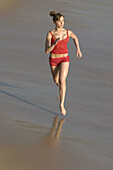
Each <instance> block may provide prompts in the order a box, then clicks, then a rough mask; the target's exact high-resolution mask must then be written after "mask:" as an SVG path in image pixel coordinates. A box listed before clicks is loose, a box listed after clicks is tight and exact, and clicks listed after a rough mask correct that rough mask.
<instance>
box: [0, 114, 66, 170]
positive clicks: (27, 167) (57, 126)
mask: <svg viewBox="0 0 113 170" xmlns="http://www.w3.org/2000/svg"><path fill="white" fill-rule="evenodd" d="M64 122H65V119H61V120H60V119H59V117H58V116H57V117H54V119H53V124H52V127H51V128H50V131H49V132H48V134H46V135H45V137H41V138H40V139H39V140H37V141H35V140H34V144H33V143H28V142H27V143H26V144H23V145H19V144H4V145H0V153H1V154H0V169H5V170H12V169H16V170H20V169H21V170H31V169H40V170H44V169H46V170H50V169H51V167H53V169H55V170H56V169H59V161H60V155H61V151H60V150H59V147H57V146H58V141H59V138H60V133H61V128H62V125H63V124H64ZM16 133H17V132H16ZM29 135H30V134H29ZM18 140H19V139H18ZM6 162H7V164H6Z"/></svg>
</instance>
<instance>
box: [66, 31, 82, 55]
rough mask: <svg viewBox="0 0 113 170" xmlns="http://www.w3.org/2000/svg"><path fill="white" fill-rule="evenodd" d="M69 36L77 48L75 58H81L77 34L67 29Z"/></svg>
mask: <svg viewBox="0 0 113 170" xmlns="http://www.w3.org/2000/svg"><path fill="white" fill-rule="evenodd" d="M68 34H69V36H70V37H71V38H72V39H73V41H74V43H75V45H76V48H77V58H81V57H82V52H81V50H80V46H79V41H78V38H77V36H76V35H75V34H74V33H73V32H72V31H68Z"/></svg>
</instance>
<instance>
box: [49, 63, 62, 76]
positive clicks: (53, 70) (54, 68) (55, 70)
mask: <svg viewBox="0 0 113 170" xmlns="http://www.w3.org/2000/svg"><path fill="white" fill-rule="evenodd" d="M50 68H51V73H52V76H53V79H56V78H59V71H60V66H51V65H50Z"/></svg>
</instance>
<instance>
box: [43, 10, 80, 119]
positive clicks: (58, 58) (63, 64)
mask: <svg viewBox="0 0 113 170" xmlns="http://www.w3.org/2000/svg"><path fill="white" fill-rule="evenodd" d="M50 16H51V17H53V22H54V24H55V28H54V29H53V30H51V31H49V32H48V33H47V36H46V43H45V52H46V54H48V53H50V58H49V63H50V68H51V73H52V76H53V80H54V82H55V83H56V84H57V86H58V87H59V95H60V111H61V114H62V115H63V116H65V115H66V109H65V107H64V102H65V94H66V78H67V74H68V70H69V62H70V59H69V55H68V49H67V43H68V41H69V37H71V38H72V39H73V40H74V43H75V45H76V48H77V58H81V57H82V53H81V50H80V47H79V42H78V38H77V36H76V35H75V34H74V33H73V32H72V31H70V30H66V29H65V28H64V16H63V15H62V14H61V13H56V12H54V11H51V12H50Z"/></svg>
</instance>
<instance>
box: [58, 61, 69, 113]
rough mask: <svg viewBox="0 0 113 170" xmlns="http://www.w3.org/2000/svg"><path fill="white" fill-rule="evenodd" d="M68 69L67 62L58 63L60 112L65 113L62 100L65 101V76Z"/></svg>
mask: <svg viewBox="0 0 113 170" xmlns="http://www.w3.org/2000/svg"><path fill="white" fill-rule="evenodd" d="M68 70H69V62H63V63H61V65H60V75H59V76H60V77H59V79H60V86H59V92H60V110H61V114H62V115H65V114H66V110H65V108H64V102H65V94H66V78H67V74H68Z"/></svg>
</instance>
